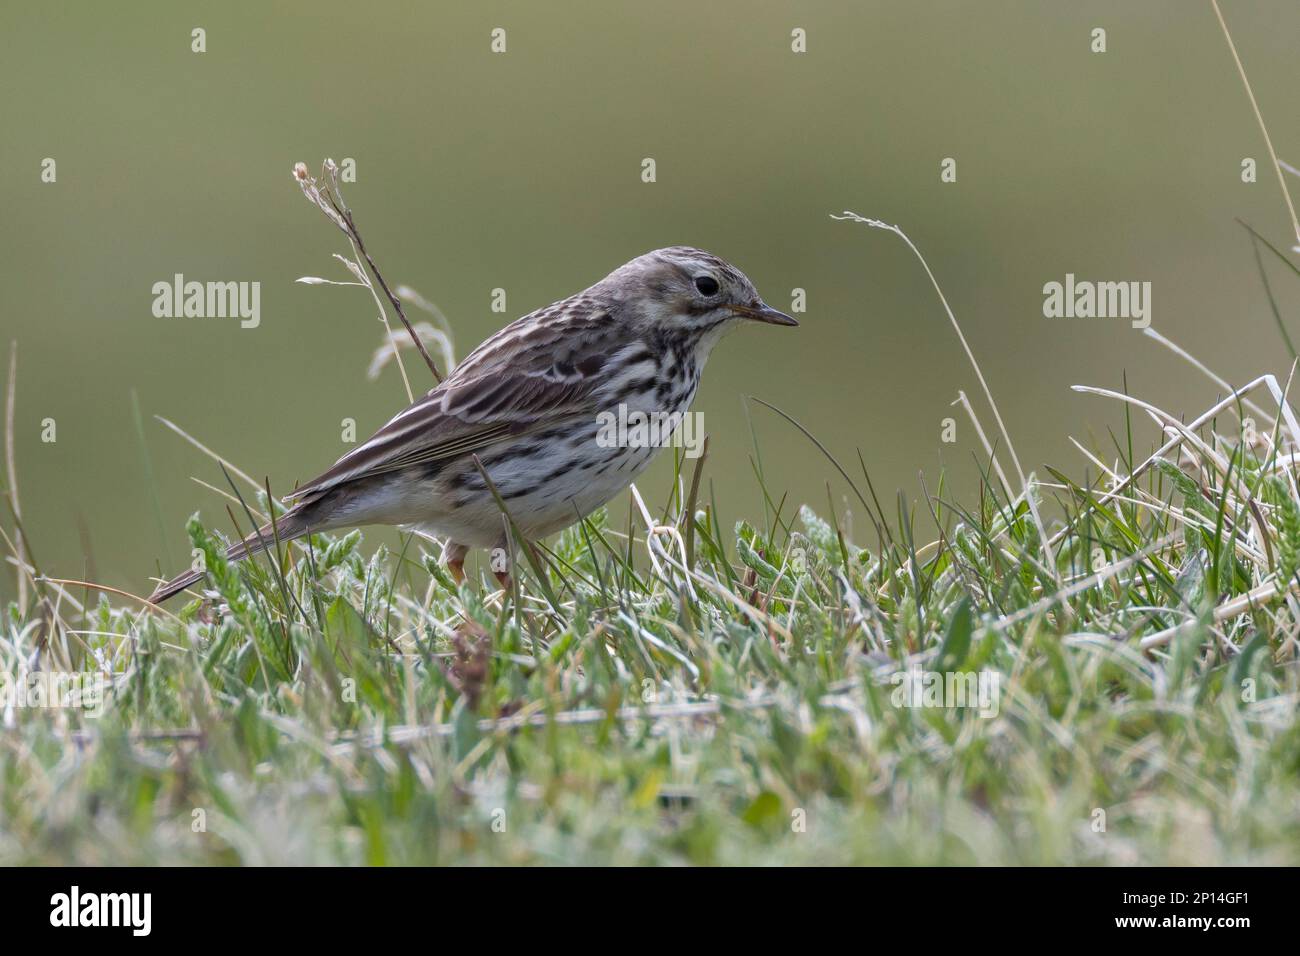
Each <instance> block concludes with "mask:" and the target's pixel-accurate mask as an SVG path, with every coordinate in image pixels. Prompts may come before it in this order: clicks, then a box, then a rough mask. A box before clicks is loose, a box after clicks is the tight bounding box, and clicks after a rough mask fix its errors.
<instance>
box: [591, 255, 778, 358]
mask: <svg viewBox="0 0 1300 956" xmlns="http://www.w3.org/2000/svg"><path fill="white" fill-rule="evenodd" d="M605 282H606V283H609V284H610V285H611V286H612V289H611V291H613V292H615V294H616V295H617V296H618V298H619V299H621V300H622V302H623V303H624V305H625V306H630V307H631V308H632V309H633V311H635V312H637V313H639V316H638V317H639V318H640V319H641V320H642V321H645V322H648V323H649V324H651V325H654V326H658V327H660V328H663V329H665V330H670V331H680V332H685V333H696V334H703V333H706V332H715V331H716V332H723V331H726V330H727V329H728V328H730V327H733V326H735V325H737V324H739V323H740V322H767V323H770V324H772V325H798V324H799V323H798V322H796V321H795V320H794V319H792V318H791V317H790V316H788V315H786V314H785V313H784V312H779V311H777V310H776V309H774V308H772V307H771V306H769V305H768V304H767V303H766V302H764V301H763V300H762V299H761V298H760V297H759V295H758V290H757V289H755V288H754V284H753V283H752V282H750V281H749V279H748V278H747V277H746V276H745V274H744V273H743V272H741V271H740V270H739V269H737V268H736V267H735V266H733V265H731V264H730V263H728V262H726V261H725V260H723V259H719V258H718V257H717V256H715V255H712V254H711V253H708V252H705V251H704V250H702V249H694V248H691V247H690V246H668V247H667V248H664V249H656V250H655V251H654V252H647V253H646V254H645V255H643V256H638V257H637V258H635V259H633V260H632V261H631V262H629V263H627V264H626V265H624V266H621V267H620V268H618V269H616V270H615V271H614V272H612V273H611V274H610V275H609V277H608V278H607V279H606V280H605ZM710 338H712V336H710Z"/></svg>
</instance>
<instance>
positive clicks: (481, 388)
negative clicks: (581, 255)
mask: <svg viewBox="0 0 1300 956" xmlns="http://www.w3.org/2000/svg"><path fill="white" fill-rule="evenodd" d="M583 295H584V294H580V295H579V296H575V297H574V300H566V302H563V303H556V304H555V305H552V306H548V307H547V308H546V309H542V310H539V311H538V312H535V313H532V314H531V315H528V316H525V317H524V318H522V319H520V320H518V321H517V322H513V323H511V324H510V325H508V326H506V327H505V328H504V329H502V330H501V331H500V332H498V333H497V334H496V335H494V336H492V337H491V338H490V339H488V340H487V341H486V342H484V343H483V344H482V345H480V346H479V347H478V348H477V349H475V350H474V351H473V352H472V353H470V355H469V356H468V357H467V358H466V359H465V361H464V362H462V363H461V364H460V365H459V366H457V368H456V370H455V371H454V372H453V373H452V374H451V375H450V376H448V378H447V379H446V380H445V381H444V382H443V383H442V384H441V385H439V386H438V387H437V388H434V389H432V390H431V391H430V392H429V393H428V394H427V395H425V396H423V397H422V398H420V399H419V400H418V401H415V402H413V403H412V404H411V405H409V406H408V407H407V408H405V409H403V410H402V411H401V412H398V414H397V415H395V416H393V418H392V419H390V420H389V422H388V423H387V424H386V425H384V426H383V427H382V428H380V429H379V431H377V432H375V434H374V435H372V436H371V437H370V438H369V439H368V440H367V441H366V442H364V443H363V444H361V445H359V446H358V447H357V448H355V449H353V450H352V451H350V452H348V453H347V454H346V455H344V456H343V457H342V458H340V459H339V460H338V461H337V462H335V463H334V465H333V466H332V467H331V468H330V469H329V470H328V471H326V472H324V473H323V474H321V475H319V476H318V477H316V478H313V479H312V480H311V481H309V482H307V483H306V484H304V485H301V486H299V487H298V488H296V489H295V490H294V491H293V492H292V493H291V494H290V495H289V497H290V498H291V499H305V498H314V497H317V496H319V495H320V494H322V493H324V492H325V491H328V490H330V489H332V488H335V487H337V486H339V485H342V484H346V483H349V482H353V481H358V480H361V479H365V478H370V477H372V476H375V475H382V474H388V473H390V472H394V471H400V470H402V469H405V468H410V467H414V466H418V465H423V464H428V463H432V462H437V461H447V460H451V459H454V458H460V457H465V456H468V455H470V454H473V453H475V452H478V451H481V450H483V449H485V448H488V447H490V446H491V445H494V444H496V443H498V442H502V441H507V440H512V439H515V438H518V437H520V436H522V435H524V434H528V433H530V432H534V431H540V430H543V429H545V428H547V427H549V426H550V425H552V424H554V423H555V422H557V421H560V420H562V419H565V418H570V417H573V416H575V415H581V414H590V415H592V416H594V415H595V413H596V410H597V402H596V400H595V395H596V393H597V392H598V391H599V390H600V387H601V384H602V383H603V382H605V381H606V374H605V373H604V372H603V367H604V365H605V362H606V359H607V358H608V356H609V355H610V354H612V353H613V352H614V351H615V350H616V347H617V346H618V345H619V344H620V341H619V337H618V334H617V332H618V330H617V326H616V324H615V323H614V321H613V318H612V316H611V314H610V313H609V311H608V310H606V309H592V308H590V307H588V308H584V309H580V310H576V309H574V308H572V307H570V308H559V307H560V306H565V305H566V304H570V305H571V302H572V301H576V300H578V299H580V298H582V296H583ZM584 304H585V303H584ZM584 315H585V318H584V317H583V316H584Z"/></svg>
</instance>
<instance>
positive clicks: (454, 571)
mask: <svg viewBox="0 0 1300 956" xmlns="http://www.w3.org/2000/svg"><path fill="white" fill-rule="evenodd" d="M468 552H469V548H468V547H467V546H466V545H463V544H457V543H456V542H454V541H448V542H447V546H446V547H445V548H443V551H442V556H443V561H444V563H446V565H447V570H448V571H449V572H451V577H452V580H453V581H455V582H456V583H457V584H462V583H464V581H465V555H466V554H467V553H468Z"/></svg>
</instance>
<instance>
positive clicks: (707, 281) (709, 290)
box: [695, 276, 718, 295]
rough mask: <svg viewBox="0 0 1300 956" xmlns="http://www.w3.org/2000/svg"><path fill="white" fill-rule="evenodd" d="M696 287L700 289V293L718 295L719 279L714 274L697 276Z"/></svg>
mask: <svg viewBox="0 0 1300 956" xmlns="http://www.w3.org/2000/svg"><path fill="white" fill-rule="evenodd" d="M695 288H697V289H699V290H700V295H717V293H718V280H717V279H715V278H713V276H696V277H695Z"/></svg>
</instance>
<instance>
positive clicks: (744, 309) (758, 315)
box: [730, 299, 799, 325]
mask: <svg viewBox="0 0 1300 956" xmlns="http://www.w3.org/2000/svg"><path fill="white" fill-rule="evenodd" d="M730 308H731V311H732V312H734V313H735V314H736V315H738V316H740V317H741V318H745V319H752V320H753V321H755V322H768V323H770V324H772V325H798V324H799V323H798V322H796V321H795V320H794V319H792V318H790V316H788V315H786V314H785V313H784V312H779V311H777V310H776V309H774V308H772V307H771V306H770V305H768V304H767V303H766V302H764V301H763V300H762V299H755V300H754V302H753V304H752V305H733V306H731V307H730Z"/></svg>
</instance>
